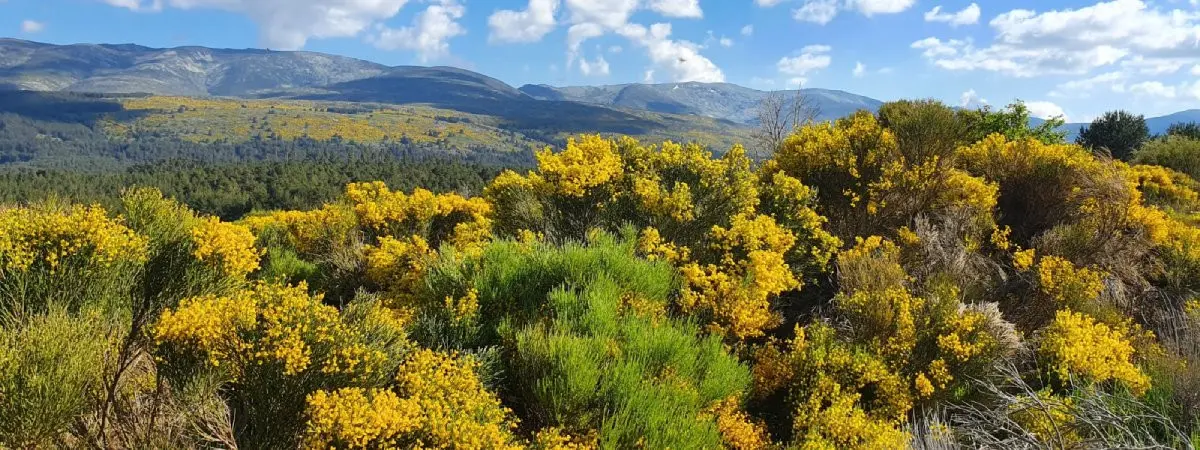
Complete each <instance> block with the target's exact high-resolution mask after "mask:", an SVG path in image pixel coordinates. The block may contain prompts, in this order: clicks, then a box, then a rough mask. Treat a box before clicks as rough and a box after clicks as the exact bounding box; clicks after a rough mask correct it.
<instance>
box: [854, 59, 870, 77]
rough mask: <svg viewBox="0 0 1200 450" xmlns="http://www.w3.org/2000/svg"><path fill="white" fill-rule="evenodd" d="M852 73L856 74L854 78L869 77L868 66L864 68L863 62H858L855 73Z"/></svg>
mask: <svg viewBox="0 0 1200 450" xmlns="http://www.w3.org/2000/svg"><path fill="white" fill-rule="evenodd" d="M852 73H853V74H854V78H862V77H864V76H866V75H867V66H864V65H863V63H862V62H861V61H860V62H857V63H855V64H854V71H853V72H852Z"/></svg>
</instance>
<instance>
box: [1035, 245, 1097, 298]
mask: <svg viewBox="0 0 1200 450" xmlns="http://www.w3.org/2000/svg"><path fill="white" fill-rule="evenodd" d="M1037 280H1038V288H1039V289H1040V290H1041V292H1042V294H1044V295H1046V297H1048V298H1050V299H1051V300H1053V301H1054V302H1055V304H1057V305H1061V306H1063V307H1069V308H1076V309H1078V308H1080V307H1081V306H1084V305H1088V304H1090V303H1091V302H1093V301H1095V300H1096V298H1097V297H1099V296H1100V293H1101V292H1102V291H1103V290H1104V276H1103V274H1101V273H1100V272H1096V271H1094V270H1091V269H1088V268H1077V267H1075V265H1074V264H1071V262H1070V261H1067V260H1066V259H1064V258H1059V257H1057V256H1047V257H1044V258H1042V259H1041V261H1040V262H1039V263H1038V269H1037Z"/></svg>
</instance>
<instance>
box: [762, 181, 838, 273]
mask: <svg viewBox="0 0 1200 450" xmlns="http://www.w3.org/2000/svg"><path fill="white" fill-rule="evenodd" d="M763 184H764V186H763V189H762V191H763V192H762V195H763V199H762V204H761V205H762V210H763V212H764V213H765V214H768V215H770V216H771V217H773V218H774V219H775V221H776V222H778V223H779V225H781V226H782V227H784V228H786V229H787V230H788V231H791V232H792V234H793V235H794V236H796V244H795V245H793V246H792V250H791V251H790V252H789V253H788V257H787V260H788V264H789V265H791V266H792V271H793V272H795V273H796V274H797V276H801V275H803V274H807V275H812V274H816V273H823V272H825V271H826V270H827V269H828V268H829V263H830V262H832V261H833V257H834V255H835V254H836V253H837V250H838V249H839V248H841V247H842V240H841V239H838V238H837V237H836V236H834V235H833V234H832V233H830V232H829V231H827V230H826V228H827V227H828V225H829V219H828V218H826V217H825V216H822V215H820V214H818V213H817V211H816V210H815V209H813V206H814V205H815V203H816V192H815V191H814V190H813V189H812V188H810V187H808V186H805V185H804V184H803V183H801V182H800V180H798V179H796V178H793V177H790V176H788V175H787V174H785V173H783V172H778V173H775V174H774V175H771V176H770V181H769V182H767V180H764V183H763Z"/></svg>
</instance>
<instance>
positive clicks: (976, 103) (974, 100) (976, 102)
mask: <svg viewBox="0 0 1200 450" xmlns="http://www.w3.org/2000/svg"><path fill="white" fill-rule="evenodd" d="M987 104H988V101H987V99H986V98H983V97H980V96H979V93H977V92H975V90H974V89H970V90H968V91H967V92H963V93H962V96H960V97H959V98H958V105H959V106H961V107H963V108H979V107H981V106H983V105H987Z"/></svg>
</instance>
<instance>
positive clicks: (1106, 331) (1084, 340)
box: [1039, 311, 1150, 395]
mask: <svg viewBox="0 0 1200 450" xmlns="http://www.w3.org/2000/svg"><path fill="white" fill-rule="evenodd" d="M1039 348H1040V351H1041V354H1042V355H1043V356H1044V357H1046V358H1047V359H1048V360H1049V361H1050V363H1051V364H1052V367H1053V368H1054V370H1055V371H1056V373H1057V374H1058V375H1059V376H1060V377H1062V378H1063V379H1064V380H1068V379H1070V378H1071V376H1072V375H1075V376H1080V377H1084V378H1086V379H1088V380H1091V381H1097V382H1103V381H1109V380H1112V381H1116V382H1119V383H1122V384H1124V385H1125V386H1127V387H1129V389H1130V390H1132V391H1133V392H1134V393H1135V394H1137V395H1141V394H1142V393H1144V392H1146V389H1148V388H1149V387H1150V377H1148V376H1146V375H1145V374H1144V373H1142V371H1141V370H1139V369H1138V368H1137V366H1135V365H1134V364H1133V355H1134V349H1133V345H1132V344H1130V342H1129V332H1128V331H1127V330H1126V329H1125V328H1113V327H1109V326H1108V325H1106V324H1103V323H1099V322H1097V321H1096V320H1095V319H1093V318H1091V317H1088V316H1086V315H1084V314H1080V313H1075V312H1070V311H1059V312H1058V314H1057V315H1055V317H1054V322H1053V323H1051V324H1050V325H1049V326H1048V327H1046V330H1045V335H1044V336H1043V338H1042V343H1041V346H1040V347H1039Z"/></svg>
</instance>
